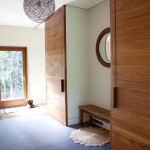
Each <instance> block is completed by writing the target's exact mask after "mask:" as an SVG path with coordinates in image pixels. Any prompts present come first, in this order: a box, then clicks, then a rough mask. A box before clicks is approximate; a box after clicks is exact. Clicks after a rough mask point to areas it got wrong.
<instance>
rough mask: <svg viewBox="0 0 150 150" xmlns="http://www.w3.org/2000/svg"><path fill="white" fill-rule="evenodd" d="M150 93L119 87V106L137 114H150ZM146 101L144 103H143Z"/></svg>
mask: <svg viewBox="0 0 150 150" xmlns="http://www.w3.org/2000/svg"><path fill="white" fill-rule="evenodd" d="M149 97H150V94H147V93H142V92H139V91H135V90H129V89H121V88H120V89H118V91H117V97H116V102H117V104H116V105H117V107H118V108H123V109H125V110H127V111H130V112H133V113H136V114H137V115H142V116H143V115H144V116H147V117H149V116H150V111H149V108H150V99H149ZM143 102H144V103H143Z"/></svg>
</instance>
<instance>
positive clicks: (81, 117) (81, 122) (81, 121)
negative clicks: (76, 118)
mask: <svg viewBox="0 0 150 150" xmlns="http://www.w3.org/2000/svg"><path fill="white" fill-rule="evenodd" d="M80 125H81V126H83V111H82V110H80Z"/></svg>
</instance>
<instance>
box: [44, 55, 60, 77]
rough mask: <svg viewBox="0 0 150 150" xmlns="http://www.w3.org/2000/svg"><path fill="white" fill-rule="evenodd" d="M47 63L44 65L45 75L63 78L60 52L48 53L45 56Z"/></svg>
mask: <svg viewBox="0 0 150 150" xmlns="http://www.w3.org/2000/svg"><path fill="white" fill-rule="evenodd" d="M46 61H47V62H48V65H47V66H46V72H47V74H46V76H47V77H51V78H54V79H60V80H61V79H62V78H63V68H62V65H63V56H62V54H57V55H50V56H48V57H47V58H46Z"/></svg>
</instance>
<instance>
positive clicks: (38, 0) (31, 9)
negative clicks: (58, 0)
mask: <svg viewBox="0 0 150 150" xmlns="http://www.w3.org/2000/svg"><path fill="white" fill-rule="evenodd" d="M23 7H24V11H25V13H26V15H27V16H28V17H29V18H30V19H31V20H33V21H35V22H37V23H42V22H44V21H46V20H48V19H49V18H50V17H51V16H52V15H53V13H54V11H55V1H54V0H24V4H23Z"/></svg>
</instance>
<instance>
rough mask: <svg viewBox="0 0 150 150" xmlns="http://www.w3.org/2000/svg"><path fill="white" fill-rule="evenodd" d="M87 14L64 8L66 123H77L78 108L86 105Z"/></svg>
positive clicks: (71, 8) (68, 7) (82, 11)
mask: <svg viewBox="0 0 150 150" xmlns="http://www.w3.org/2000/svg"><path fill="white" fill-rule="evenodd" d="M87 24H88V13H87V10H84V9H79V8H74V7H70V6H67V7H66V36H67V90H68V122H69V125H70V124H76V123H78V122H79V106H80V105H83V104H87V103H88V45H87V43H88V25H87Z"/></svg>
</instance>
